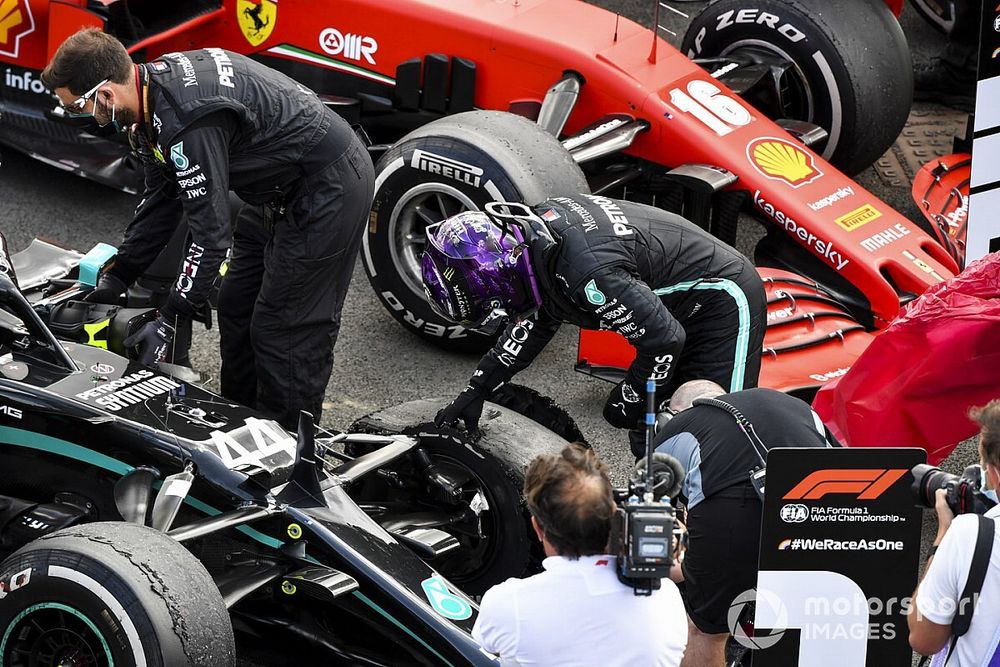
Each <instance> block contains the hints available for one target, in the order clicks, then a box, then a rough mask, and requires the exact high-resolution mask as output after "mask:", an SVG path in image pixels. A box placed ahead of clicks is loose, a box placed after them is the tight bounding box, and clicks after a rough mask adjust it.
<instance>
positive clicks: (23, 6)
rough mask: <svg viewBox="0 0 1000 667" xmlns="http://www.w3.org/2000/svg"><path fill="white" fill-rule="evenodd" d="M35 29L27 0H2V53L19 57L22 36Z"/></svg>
mask: <svg viewBox="0 0 1000 667" xmlns="http://www.w3.org/2000/svg"><path fill="white" fill-rule="evenodd" d="M34 29H35V19H34V18H33V17H32V16H31V6H30V5H29V4H28V1H27V0H0V55H4V56H10V57H12V58H17V53H18V47H19V43H20V41H21V38H22V37H24V36H25V35H27V34H29V33H31V32H33V31H34Z"/></svg>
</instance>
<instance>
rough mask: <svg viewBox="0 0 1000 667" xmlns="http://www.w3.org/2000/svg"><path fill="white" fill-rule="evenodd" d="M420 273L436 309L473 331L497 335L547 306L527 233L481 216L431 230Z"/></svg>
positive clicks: (462, 216)
mask: <svg viewBox="0 0 1000 667" xmlns="http://www.w3.org/2000/svg"><path fill="white" fill-rule="evenodd" d="M420 268H421V274H422V275H423V281H424V291H425V292H426V293H427V298H428V300H429V301H430V303H431V307H432V308H433V309H434V310H435V312H437V313H438V314H439V315H441V316H442V317H445V318H447V319H449V320H452V321H454V322H458V323H459V324H461V325H462V326H464V327H466V328H468V329H474V330H478V331H483V332H493V331H496V330H497V329H498V328H499V326H500V325H501V324H502V323H503V318H504V317H524V316H527V315H529V314H531V313H532V312H534V311H535V310H536V309H537V308H538V307H539V305H541V296H540V294H539V292H538V284H537V283H536V281H535V276H534V273H533V272H532V268H531V263H530V262H529V259H528V250H527V247H526V245H525V242H524V235H523V233H522V231H521V229H519V228H518V226H517V225H516V224H512V225H510V226H509V227H508V228H507V230H506V233H504V230H502V229H501V228H500V226H499V225H497V223H496V222H494V221H493V220H492V219H491V218H490V217H489V216H488V215H486V214H485V213H481V212H479V211H465V212H464V213H459V214H458V215H455V216H452V217H450V218H448V219H447V220H443V221H441V222H438V223H436V224H433V225H430V226H429V227H428V228H427V247H426V249H425V250H424V254H423V256H422V257H421V261H420Z"/></svg>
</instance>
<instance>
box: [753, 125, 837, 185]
mask: <svg viewBox="0 0 1000 667" xmlns="http://www.w3.org/2000/svg"><path fill="white" fill-rule="evenodd" d="M747 159H748V160H749V161H750V164H752V165H753V167H754V169H756V170H757V171H759V172H760V173H762V174H763V175H764V176H767V177H768V178H771V179H773V180H776V181H784V182H785V183H787V184H788V185H791V186H792V187H793V188H797V187H800V186H803V185H805V184H807V183H812V182H813V181H815V180H816V179H817V178H819V177H820V176H822V175H823V172H822V171H820V169H819V167H817V166H816V162H815V160H814V159H813V156H812V155H810V154H809V153H807V152H805V151H804V150H802V149H801V148H799V147H798V146H796V145H795V144H793V143H791V142H790V141H785V140H784V139H778V138H777V137H761V138H759V139H755V140H753V141H751V142H750V143H749V144H747Z"/></svg>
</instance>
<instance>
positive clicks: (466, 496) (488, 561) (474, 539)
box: [434, 454, 500, 584]
mask: <svg viewBox="0 0 1000 667" xmlns="http://www.w3.org/2000/svg"><path fill="white" fill-rule="evenodd" d="M434 460H435V462H436V463H437V464H438V466H439V467H441V468H442V469H443V471H444V472H445V473H446V474H451V475H462V476H465V477H466V478H467V479H468V481H467V482H466V483H465V484H463V485H462V491H463V493H462V499H463V501H464V502H466V503H469V502H471V501H472V499H473V497H474V496H475V495H476V493H481V494H482V495H483V497H484V498H485V499H486V502H487V504H488V505H489V508H490V509H488V510H484V511H483V512H482V513H481V514H480V515H479V531H480V533H481V535H482V536H481V537H479V536H476V535H472V534H469V533H464V534H462V533H460V534H456V533H458V531H450V532H451V533H452V535H454V536H455V537H456V538H457V539H458V541H459V542H460V543H461V544H462V548H461V549H459V550H458V551H457V552H456V553H454V554H451V555H446V556H444V557H442V558H441V559H440V562H437V563H435V568H436V569H438V570H440V571H441V572H442V573H443V574H445V575H446V576H447V577H448V579H450V580H453V581H455V583H458V584H460V583H462V582H464V581H467V580H469V579H471V578H473V577H475V576H478V575H479V574H481V573H482V572H485V571H486V570H487V569H488V568H489V567H490V566H491V565H493V562H494V561H495V560H496V555H497V554H496V549H495V548H494V547H495V546H496V544H497V543H498V541H499V540H500V534H499V533H500V526H499V522H498V521H497V510H496V508H497V502H498V501H497V499H496V496H495V495H494V494H493V493H492V492H491V491H490V488H489V485H487V484H486V482H485V481H484V480H483V479H482V478H481V477H480V476H479V475H477V474H476V473H475V472H474V471H473V470H472V469H470V468H469V467H467V466H465V465H464V464H462V463H460V462H458V461H456V460H455V459H452V458H449V457H448V456H445V455H441V454H435V455H434Z"/></svg>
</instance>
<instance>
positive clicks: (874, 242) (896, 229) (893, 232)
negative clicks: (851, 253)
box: [861, 222, 910, 252]
mask: <svg viewBox="0 0 1000 667" xmlns="http://www.w3.org/2000/svg"><path fill="white" fill-rule="evenodd" d="M909 234H910V230H909V228H908V227H907V226H906V225H904V224H903V223H901V222H897V223H896V224H894V225H893V226H892V227H889V228H887V229H883V230H882V231H880V232H878V233H876V234H872V235H871V236H869V237H868V238H866V239H865V240H863V241H862V242H861V247H862V248H864V249H865V250H867V251H868V252H875V251H876V250H878V249H879V248H884V247H885V246H887V245H889V244H891V243H894V242H896V241H898V240H899V239H901V238H903V237H905V236H909Z"/></svg>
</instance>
